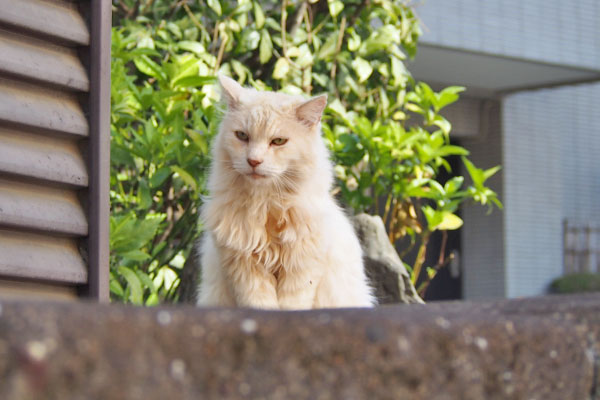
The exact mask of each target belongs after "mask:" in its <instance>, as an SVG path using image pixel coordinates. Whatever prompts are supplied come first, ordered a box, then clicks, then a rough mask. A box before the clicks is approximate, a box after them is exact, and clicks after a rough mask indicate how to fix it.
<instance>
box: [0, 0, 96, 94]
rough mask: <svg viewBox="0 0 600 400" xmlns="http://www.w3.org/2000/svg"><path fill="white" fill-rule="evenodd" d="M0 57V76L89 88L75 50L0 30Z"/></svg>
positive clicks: (84, 89) (71, 87) (82, 89)
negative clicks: (6, 75)
mask: <svg viewBox="0 0 600 400" xmlns="http://www.w3.org/2000/svg"><path fill="white" fill-rule="evenodd" d="M0 1H2V0H0ZM0 54H1V55H2V56H1V57H0V73H6V74H9V75H13V76H16V77H19V78H25V79H28V80H36V81H42V82H46V83H50V84H54V85H59V86H63V87H65V88H69V89H73V90H80V91H87V90H88V88H89V85H90V83H89V79H88V76H87V73H86V71H85V68H84V67H83V65H82V63H81V61H80V60H79V57H78V55H77V51H76V50H75V49H72V48H66V47H61V46H54V45H49V44H48V43H47V42H43V41H41V40H36V39H32V38H28V37H25V36H22V35H15V34H12V33H9V32H6V31H2V30H0Z"/></svg>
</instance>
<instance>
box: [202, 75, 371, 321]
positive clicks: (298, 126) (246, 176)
mask: <svg viewBox="0 0 600 400" xmlns="http://www.w3.org/2000/svg"><path fill="white" fill-rule="evenodd" d="M219 82H220V85H221V93H222V97H223V98H224V100H225V102H224V103H225V106H226V111H225V113H224V116H223V119H222V122H221V125H220V128H219V132H218V134H217V135H216V137H215V140H214V143H213V146H212V149H211V151H212V156H213V161H212V165H211V170H210V174H209V179H208V189H209V193H210V195H209V196H208V198H207V199H206V201H205V203H204V205H203V208H202V212H201V224H202V226H203V227H204V228H205V230H206V232H205V234H204V237H203V239H202V241H201V243H200V246H201V247H200V254H201V267H202V272H201V283H200V287H199V298H198V304H199V305H201V306H238V307H251V308H263V309H281V310H295V309H311V308H331V307H370V306H373V305H375V303H376V300H375V297H374V296H373V294H372V289H371V287H369V285H368V283H367V282H368V281H367V278H366V276H365V272H364V267H363V260H362V251H361V247H360V243H359V241H358V238H357V236H356V234H355V232H354V230H353V228H352V225H351V223H350V221H349V220H348V218H347V217H346V215H345V214H344V212H343V211H342V210H341V209H340V207H339V206H338V205H337V204H336V202H335V200H334V199H333V197H332V196H331V194H330V189H331V187H332V184H333V170H332V165H331V162H330V160H329V152H328V150H327V148H326V146H325V144H324V142H323V140H322V139H321V124H320V122H321V115H322V113H323V110H324V108H325V106H326V104H327V97H326V95H321V96H318V97H314V98H311V99H309V100H305V99H303V98H302V97H299V96H291V95H286V94H282V93H276V92H259V91H256V90H254V89H249V88H244V87H242V86H240V85H239V84H238V83H237V82H236V81H234V80H233V79H231V78H228V77H226V76H223V75H220V76H219Z"/></svg>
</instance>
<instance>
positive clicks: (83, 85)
mask: <svg viewBox="0 0 600 400" xmlns="http://www.w3.org/2000/svg"><path fill="white" fill-rule="evenodd" d="M110 13H111V2H110V1H109V0H87V1H84V0H82V1H66V0H0V295H2V294H11V293H17V294H18V293H21V294H26V295H28V296H29V295H36V294H37V295H41V296H50V297H56V296H60V297H73V298H74V297H77V296H88V297H93V298H97V299H101V300H105V299H106V298H107V297H108V213H109V205H108V202H109V200H108V184H109V183H108V182H109V181H108V179H109V178H108V174H109V170H108V168H109V138H110V126H109V118H110V117H109V107H110V83H109V82H110V23H111V15H110Z"/></svg>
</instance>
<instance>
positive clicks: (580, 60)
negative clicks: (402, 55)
mask: <svg viewBox="0 0 600 400" xmlns="http://www.w3.org/2000/svg"><path fill="white" fill-rule="evenodd" d="M416 10H417V13H418V15H419V16H420V17H421V19H422V20H423V23H424V25H425V29H424V32H425V34H424V35H423V37H422V40H421V42H422V43H433V44H437V45H444V46H448V47H456V48H462V49H468V50H472V51H479V52H485V53H492V54H498V55H505V56H510V57H518V58H524V59H531V60H536V61H545V62H549V63H559V64H566V65H577V66H580V67H588V68H599V67H600V36H599V35H598V34H597V32H598V24H600V1H598V0H569V1H564V0H527V1H522V0H423V2H422V3H421V5H418V4H417V6H416Z"/></svg>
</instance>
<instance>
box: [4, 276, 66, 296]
mask: <svg viewBox="0 0 600 400" xmlns="http://www.w3.org/2000/svg"><path fill="white" fill-rule="evenodd" d="M0 293H1V294H2V297H3V298H7V297H8V298H14V299H19V298H22V299H31V296H32V294H35V296H36V297H39V298H43V299H48V300H52V301H73V300H77V289H76V287H75V286H65V285H56V284H49V283H39V282H22V281H17V280H8V279H0Z"/></svg>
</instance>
